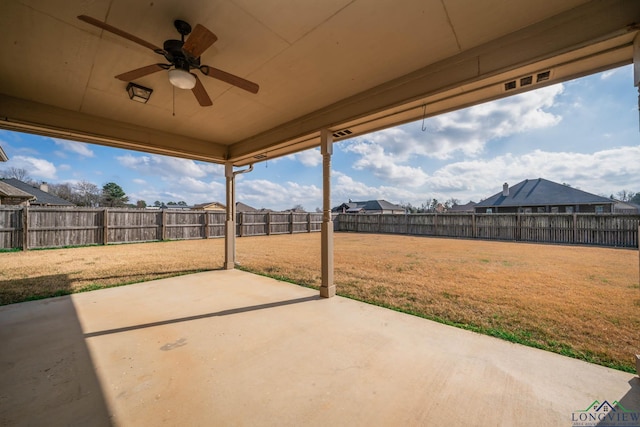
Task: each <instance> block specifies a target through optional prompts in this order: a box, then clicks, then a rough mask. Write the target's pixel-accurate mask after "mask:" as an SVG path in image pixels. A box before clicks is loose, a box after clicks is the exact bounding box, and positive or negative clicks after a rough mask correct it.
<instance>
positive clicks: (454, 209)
mask: <svg viewBox="0 0 640 427" xmlns="http://www.w3.org/2000/svg"><path fill="white" fill-rule="evenodd" d="M476 205H477V203H476V202H469V203H467V204H464V205H453V206H451V207H450V208H449V209H448V210H447V212H451V213H473V212H474V208H475V207H476Z"/></svg>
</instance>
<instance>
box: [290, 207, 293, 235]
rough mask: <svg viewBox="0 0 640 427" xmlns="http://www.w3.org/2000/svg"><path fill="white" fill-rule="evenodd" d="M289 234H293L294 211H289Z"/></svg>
mask: <svg viewBox="0 0 640 427" xmlns="http://www.w3.org/2000/svg"><path fill="white" fill-rule="evenodd" d="M289 234H293V212H290V213H289Z"/></svg>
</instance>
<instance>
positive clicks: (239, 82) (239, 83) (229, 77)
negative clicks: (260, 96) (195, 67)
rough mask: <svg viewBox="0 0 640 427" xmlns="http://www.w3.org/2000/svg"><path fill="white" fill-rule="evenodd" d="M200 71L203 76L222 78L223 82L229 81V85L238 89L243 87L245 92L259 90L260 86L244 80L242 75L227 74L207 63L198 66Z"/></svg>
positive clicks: (256, 91)
mask: <svg viewBox="0 0 640 427" xmlns="http://www.w3.org/2000/svg"><path fill="white" fill-rule="evenodd" d="M200 71H202V74H204V75H205V76H209V77H213V78H214V79H218V80H222V81H223V82H226V83H229V84H230V85H233V86H236V87H239V88H240V89H244V90H246V91H247V92H251V93H258V90H260V86H258V85H257V84H256V83H253V82H250V81H249V80H245V79H243V78H242V77H238V76H235V75H233V74H229V73H227V72H226V71H222V70H219V69H217V68H213V67H209V66H208V65H203V66H202V67H200Z"/></svg>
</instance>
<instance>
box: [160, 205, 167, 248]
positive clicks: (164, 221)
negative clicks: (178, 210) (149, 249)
mask: <svg viewBox="0 0 640 427" xmlns="http://www.w3.org/2000/svg"><path fill="white" fill-rule="evenodd" d="M160 221H161V222H162V240H163V241H164V240H167V210H166V209H162V219H161V220H160Z"/></svg>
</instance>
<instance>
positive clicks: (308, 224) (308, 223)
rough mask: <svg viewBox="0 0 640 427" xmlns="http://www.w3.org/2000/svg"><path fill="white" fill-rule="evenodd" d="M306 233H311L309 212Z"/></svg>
mask: <svg viewBox="0 0 640 427" xmlns="http://www.w3.org/2000/svg"><path fill="white" fill-rule="evenodd" d="M307 233H311V212H309V213H307Z"/></svg>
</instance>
